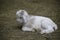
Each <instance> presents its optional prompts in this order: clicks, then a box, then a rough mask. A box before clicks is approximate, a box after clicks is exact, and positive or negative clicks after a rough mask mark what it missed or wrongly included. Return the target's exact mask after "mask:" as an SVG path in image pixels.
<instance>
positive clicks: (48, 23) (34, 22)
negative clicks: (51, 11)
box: [16, 10, 57, 34]
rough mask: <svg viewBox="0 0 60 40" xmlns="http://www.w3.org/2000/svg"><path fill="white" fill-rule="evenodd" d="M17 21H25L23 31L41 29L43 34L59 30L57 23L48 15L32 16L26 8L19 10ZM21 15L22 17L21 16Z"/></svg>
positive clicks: (40, 31)
mask: <svg viewBox="0 0 60 40" xmlns="http://www.w3.org/2000/svg"><path fill="white" fill-rule="evenodd" d="M16 15H17V21H18V22H20V23H23V24H24V25H22V30H23V31H33V32H35V30H36V31H39V33H41V34H44V33H45V34H49V33H52V32H54V31H55V30H57V25H56V24H55V23H54V22H53V21H52V20H51V19H50V18H47V17H43V16H31V15H28V13H27V12H26V11H25V10H19V11H17V13H16ZM20 17H21V18H20Z"/></svg>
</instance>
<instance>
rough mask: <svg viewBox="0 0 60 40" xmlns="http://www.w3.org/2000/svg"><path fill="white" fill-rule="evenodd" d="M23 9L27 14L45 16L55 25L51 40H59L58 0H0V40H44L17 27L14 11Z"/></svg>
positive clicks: (59, 9)
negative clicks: (56, 28) (55, 29)
mask: <svg viewBox="0 0 60 40" xmlns="http://www.w3.org/2000/svg"><path fill="white" fill-rule="evenodd" d="M20 9H24V10H26V11H27V12H28V13H29V14H32V15H39V16H46V17H49V18H51V19H52V20H53V21H54V22H55V23H56V24H57V25H58V30H57V31H55V32H54V33H52V34H51V37H52V40H60V29H59V28H60V27H59V25H60V1H59V0H0V40H46V38H44V37H42V35H41V34H38V33H32V32H22V31H21V30H20V29H19V28H18V27H17V26H18V25H17V22H16V11H18V10H20Z"/></svg>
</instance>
